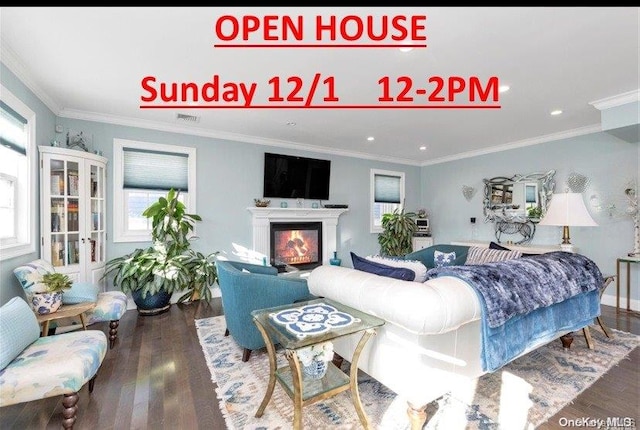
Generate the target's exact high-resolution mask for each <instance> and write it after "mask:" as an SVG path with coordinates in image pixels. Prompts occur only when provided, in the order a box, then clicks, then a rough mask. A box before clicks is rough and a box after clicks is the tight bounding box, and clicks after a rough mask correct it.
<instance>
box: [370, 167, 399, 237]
mask: <svg viewBox="0 0 640 430" xmlns="http://www.w3.org/2000/svg"><path fill="white" fill-rule="evenodd" d="M402 202H404V172H391V171H388V170H377V169H371V233H380V232H382V215H384V214H386V213H390V212H393V211H394V210H395V209H400V208H401V207H402Z"/></svg>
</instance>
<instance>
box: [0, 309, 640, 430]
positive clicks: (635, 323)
mask: <svg viewBox="0 0 640 430" xmlns="http://www.w3.org/2000/svg"><path fill="white" fill-rule="evenodd" d="M216 315H222V308H221V305H220V299H219V298H214V299H213V300H212V301H211V303H210V304H208V303H205V302H203V303H196V304H189V305H173V306H171V309H170V310H169V312H167V313H164V314H161V315H155V316H138V313H137V312H136V311H127V312H126V313H125V315H124V317H123V318H122V320H121V321H120V328H119V330H118V340H117V342H116V345H115V348H114V349H112V350H109V351H108V352H107V355H106V357H105V359H104V362H103V364H102V366H101V368H100V372H99V373H98V377H97V379H96V384H95V388H94V391H93V393H91V394H89V392H88V389H87V386H85V387H84V388H83V389H82V390H81V392H80V400H79V402H78V415H77V417H78V419H77V421H76V425H75V427H74V428H75V429H91V430H112V429H113V430H122V429H153V430H156V429H171V430H182V429H185V430H190V429H209V430H217V429H224V428H225V423H224V419H223V417H222V414H221V412H220V409H219V408H218V402H217V400H216V395H215V391H214V388H215V386H214V384H213V383H212V382H211V375H210V373H209V369H208V368H207V365H206V363H205V360H204V356H203V354H202V349H201V347H200V343H199V341H198V336H197V333H196V330H195V325H194V319H197V318H207V317H210V316H216ZM602 315H603V318H604V320H605V323H606V324H607V325H608V326H609V327H612V328H617V329H619V330H623V331H628V332H632V333H635V334H640V318H639V317H638V315H637V314H628V313H626V312H621V313H619V314H616V312H615V308H612V307H610V306H604V305H603V306H602ZM90 328H91V329H95V328H101V329H103V330H105V331H108V325H107V323H100V324H95V325H93V326H91V327H90ZM593 330H598V328H594V329H593ZM629 358H630V359H629V360H622V362H621V363H620V365H619V366H616V367H614V368H613V369H612V370H611V371H610V372H608V373H607V374H606V375H604V376H603V377H602V378H601V379H600V380H598V382H596V383H595V384H594V385H593V386H591V387H590V388H588V389H587V390H586V391H585V392H584V393H582V394H581V395H580V396H578V397H577V399H576V400H575V401H574V403H573V404H570V405H567V406H566V407H565V408H564V409H562V410H561V411H560V412H559V413H558V414H557V415H555V416H554V417H553V418H552V419H551V420H549V421H548V422H547V423H546V424H544V425H543V426H540V427H539V428H540V429H541V430H542V429H544V430H556V429H564V428H567V426H566V425H565V426H562V425H561V418H565V419H575V418H585V417H596V418H597V417H618V416H619V417H623V416H628V417H635V419H636V420H637V419H638V410H639V409H640V404H639V400H638V399H639V394H640V381H639V379H640V377H639V373H638V368H639V367H640V366H639V363H640V351H639V350H638V348H636V349H635V350H634V351H633V352H632V354H631V355H630V356H629ZM61 399H62V396H59V397H52V398H49V399H44V400H40V401H37V402H28V403H22V404H18V405H12V406H7V407H4V408H0V429H3V430H4V429H7V430H8V429H16V430H17V429H27V430H31V429H59V428H60V423H61V418H62V402H61ZM636 425H637V424H636ZM629 430H630V429H629Z"/></svg>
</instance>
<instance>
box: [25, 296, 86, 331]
mask: <svg viewBox="0 0 640 430" xmlns="http://www.w3.org/2000/svg"><path fill="white" fill-rule="evenodd" d="M95 307H96V304H95V302H83V303H78V304H75V305H62V306H60V308H59V309H58V310H57V311H56V312H52V313H50V314H44V315H38V314H36V319H37V320H38V323H40V324H42V333H41V335H42V336H43V337H44V336H47V335H48V334H49V322H51V321H54V320H59V319H63V318H71V317H75V316H79V317H80V322H81V323H82V328H83V329H84V330H86V329H87V324H86V322H85V320H84V313H85V312H86V311H88V310H90V309H93V308H95Z"/></svg>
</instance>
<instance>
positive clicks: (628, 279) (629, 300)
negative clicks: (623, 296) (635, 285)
mask: <svg viewBox="0 0 640 430" xmlns="http://www.w3.org/2000/svg"><path fill="white" fill-rule="evenodd" d="M625 263H627V311H629V312H631V263H629V262H628V261H625Z"/></svg>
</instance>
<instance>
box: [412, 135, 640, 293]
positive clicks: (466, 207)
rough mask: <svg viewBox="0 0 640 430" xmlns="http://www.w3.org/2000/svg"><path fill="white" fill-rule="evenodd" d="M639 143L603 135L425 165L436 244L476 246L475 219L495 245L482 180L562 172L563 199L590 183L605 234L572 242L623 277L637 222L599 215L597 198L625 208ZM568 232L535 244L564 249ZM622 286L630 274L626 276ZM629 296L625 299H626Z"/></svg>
mask: <svg viewBox="0 0 640 430" xmlns="http://www.w3.org/2000/svg"><path fill="white" fill-rule="evenodd" d="M639 160H640V144H638V143H629V142H625V141H623V140H620V139H618V138H616V137H614V136H611V135H610V134H607V133H602V132H601V133H596V134H591V135H586V136H580V137H574V138H570V139H564V140H559V141H553V142H547V143H542V144H538V145H532V146H527V147H523V148H518V149H512V150H508V151H502V152H497V153H493V154H487V155H483V156H478V157H473V158H466V159H461V160H457V161H451V162H448V163H442V164H437V165H432V166H425V167H424V168H423V170H422V190H423V191H422V201H423V204H424V206H425V207H426V208H427V209H428V210H429V212H430V214H431V216H430V223H431V228H432V232H433V236H434V241H435V243H448V242H451V241H462V240H471V235H472V230H471V223H470V220H469V218H470V217H476V218H477V239H476V240H483V241H487V242H488V241H490V240H495V235H494V231H493V224H491V223H485V222H484V215H483V211H482V200H483V191H484V184H483V182H482V179H483V178H491V177H494V176H513V175H514V174H517V173H520V174H527V173H533V172H546V171H548V170H551V169H554V170H556V175H555V181H556V192H561V191H563V190H564V189H565V188H566V181H567V178H568V177H569V175H570V174H571V173H572V172H575V173H580V174H582V175H585V176H587V177H588V178H589V179H590V183H589V185H588V187H587V189H586V191H585V192H584V196H585V202H586V203H587V207H588V208H589V209H590V212H591V213H592V215H593V218H594V220H595V221H596V222H597V223H598V224H599V226H598V227H572V228H571V242H572V243H573V244H574V246H576V247H577V249H578V252H580V253H582V254H584V255H586V256H588V257H589V258H591V259H593V260H594V261H595V262H596V263H597V264H598V266H599V267H600V269H601V270H602V272H603V273H605V274H615V273H616V258H617V257H619V256H624V255H626V254H627V253H628V252H630V251H632V250H633V245H634V244H633V222H632V220H631V218H630V217H628V216H623V215H621V211H620V210H618V211H617V212H616V213H615V214H614V216H613V217H610V216H609V215H608V214H607V213H605V212H598V211H596V210H594V209H593V208H592V207H591V206H590V204H589V201H590V197H591V196H592V195H598V196H599V197H600V198H601V199H602V200H603V201H608V202H611V203H616V204H617V206H618V207H619V208H620V207H621V206H624V205H625V202H626V200H625V199H626V198H625V196H624V188H625V184H626V183H627V182H628V181H630V180H633V179H635V180H638V176H639ZM463 185H468V186H473V187H475V188H476V189H477V192H476V194H475V196H474V198H473V199H472V200H471V201H470V202H468V201H467V200H466V199H465V198H464V197H463V195H462V187H463ZM561 237H562V227H545V226H538V228H537V230H536V234H535V236H534V239H533V241H532V244H544V245H548V244H559V243H560V241H561ZM639 266H640V265H639V264H633V265H632V267H633V269H632V271H631V279H632V293H631V298H632V299H634V300H635V301H636V303H637V300H638V297H639V294H640V270H639V269H640V267H639ZM622 281H623V285H626V275H624V274H623V279H622ZM606 295H609V297H606V298H603V300H606V301H607V302H608V303H611V301H612V300H614V299H613V298H612V297H611V295H615V286H614V285H613V284H612V285H611V286H610V287H609V288H608V289H607V291H606ZM622 296H623V297H626V293H624V292H623V293H622Z"/></svg>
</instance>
